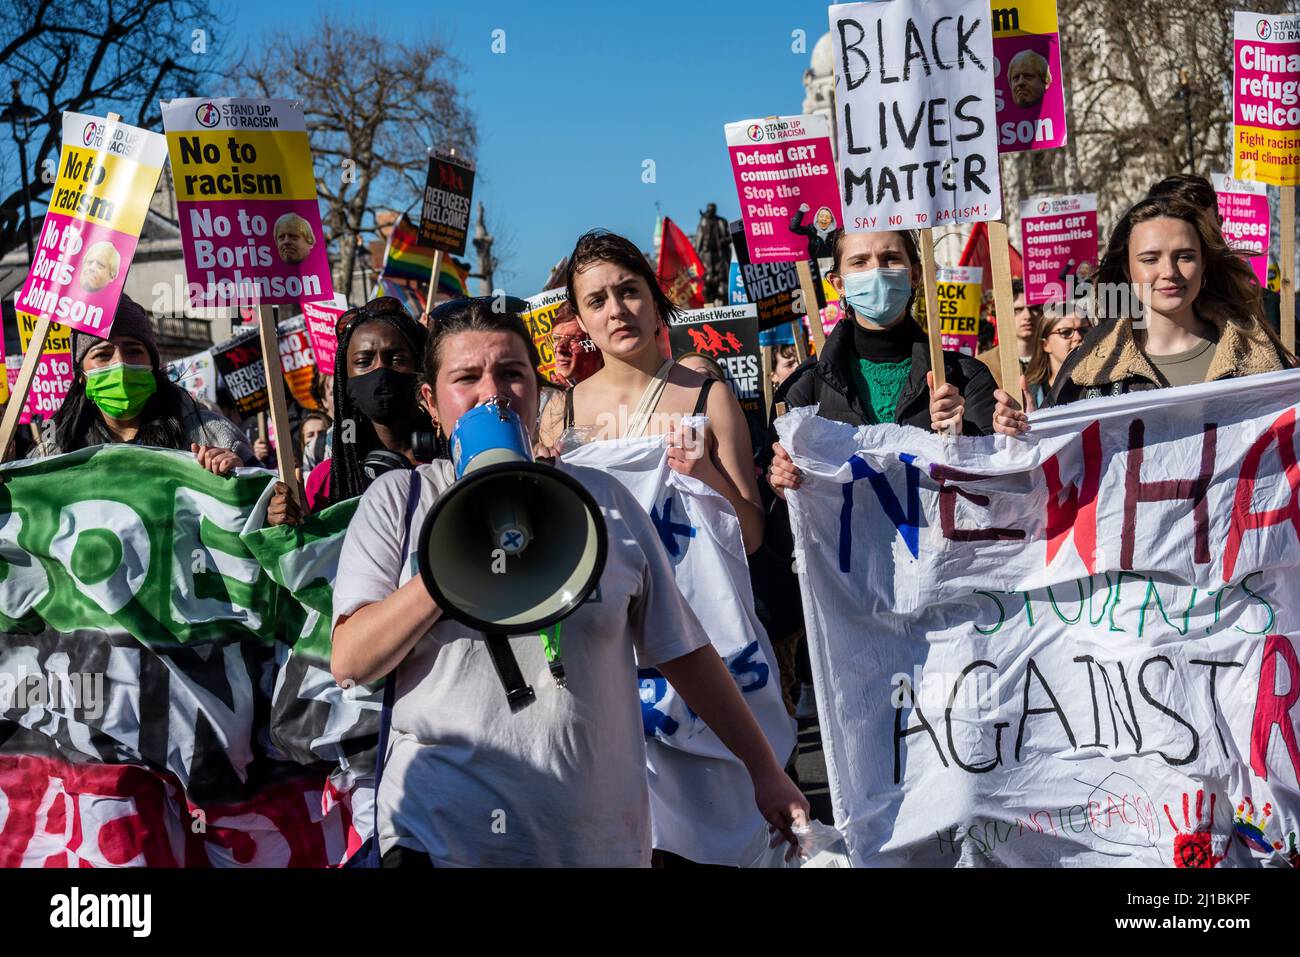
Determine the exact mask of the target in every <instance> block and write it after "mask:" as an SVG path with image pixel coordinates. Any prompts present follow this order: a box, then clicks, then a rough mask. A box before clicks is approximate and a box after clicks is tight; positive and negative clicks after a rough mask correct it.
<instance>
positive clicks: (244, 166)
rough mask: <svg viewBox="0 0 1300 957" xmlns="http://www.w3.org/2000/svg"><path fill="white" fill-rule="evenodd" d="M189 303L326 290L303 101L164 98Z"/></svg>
mask: <svg viewBox="0 0 1300 957" xmlns="http://www.w3.org/2000/svg"><path fill="white" fill-rule="evenodd" d="M162 114H163V126H164V127H165V128H166V131H167V146H168V149H169V150H170V153H171V160H172V173H173V175H174V177H175V182H176V200H177V207H178V210H179V213H180V220H181V222H180V226H181V236H182V237H183V238H184V241H185V245H184V248H185V274H186V276H187V277H188V279H189V294H190V296H189V297H190V302H191V304H192V305H194V306H230V305H235V304H245V305H246V304H249V303H263V304H264V303H296V302H299V301H300V300H312V301H318V300H321V299H329V298H331V297H332V296H333V295H334V286H333V283H332V282H331V280H330V269H329V259H328V257H327V256H326V252H325V234H324V231H323V230H322V229H321V221H320V210H319V209H318V207H317V205H316V179H315V175H314V174H313V172H312V164H311V149H310V147H309V146H308V144H307V127H306V125H305V124H304V121H303V110H302V103H301V102H300V101H298V100H240V99H198V98H196V99H185V100H170V101H164V102H163V104H162Z"/></svg>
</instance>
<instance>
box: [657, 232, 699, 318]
mask: <svg viewBox="0 0 1300 957" xmlns="http://www.w3.org/2000/svg"><path fill="white" fill-rule="evenodd" d="M658 276H659V285H661V286H662V287H663V289H664V292H665V293H667V294H668V298H669V299H671V300H672V301H673V302H674V303H676V304H677V305H678V306H681V307H682V308H683V309H702V308H704V264H703V263H701V262H700V257H699V256H698V255H697V254H696V252H695V247H694V246H692V245H691V241H690V240H689V239H687V238H686V234H685V233H683V232H682V231H681V229H680V228H679V227H678V226H677V224H676V223H674V222H673V221H672V220H671V219H669V218H668V217H667V216H665V217H664V228H663V245H661V246H660V248H659V270H658Z"/></svg>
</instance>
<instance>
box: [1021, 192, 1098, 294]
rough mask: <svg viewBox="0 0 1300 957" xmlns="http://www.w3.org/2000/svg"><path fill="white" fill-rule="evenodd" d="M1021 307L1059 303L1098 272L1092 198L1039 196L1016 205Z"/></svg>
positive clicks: (1094, 198)
mask: <svg viewBox="0 0 1300 957" xmlns="http://www.w3.org/2000/svg"><path fill="white" fill-rule="evenodd" d="M1020 243H1021V245H1020V248H1021V250H1022V252H1023V253H1024V257H1025V302H1027V303H1029V304H1030V305H1031V306H1033V305H1037V304H1039V303H1043V302H1064V301H1065V300H1066V299H1067V298H1070V293H1071V291H1072V290H1073V289H1074V288H1076V287H1077V286H1078V285H1079V284H1082V283H1085V282H1089V281H1090V280H1091V279H1092V277H1093V276H1095V275H1096V272H1097V264H1098V259H1097V194H1096V193H1080V194H1079V195H1076V196H1039V197H1035V198H1033V199H1027V200H1025V201H1024V202H1023V203H1021V204H1020Z"/></svg>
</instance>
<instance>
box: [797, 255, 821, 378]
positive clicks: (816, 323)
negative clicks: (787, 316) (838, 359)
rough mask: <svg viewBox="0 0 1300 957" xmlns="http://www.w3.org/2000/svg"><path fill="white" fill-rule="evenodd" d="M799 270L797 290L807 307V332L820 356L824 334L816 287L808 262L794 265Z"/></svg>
mask: <svg viewBox="0 0 1300 957" xmlns="http://www.w3.org/2000/svg"><path fill="white" fill-rule="evenodd" d="M795 268H796V269H798V270H799V288H800V289H801V290H802V291H803V301H804V305H805V306H807V307H808V330H809V331H810V332H811V333H812V339H813V342H814V343H815V344H816V345H817V354H818V355H821V354H822V349H824V348H825V346H826V332H825V330H823V329H822V317H821V310H820V309H818V307H817V285H816V283H814V282H813V274H812V267H811V266H809V265H808V260H806V259H801V260H799V262H798V263H797V264H796V265H795Z"/></svg>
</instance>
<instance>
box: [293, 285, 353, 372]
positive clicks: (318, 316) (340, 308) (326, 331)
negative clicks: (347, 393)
mask: <svg viewBox="0 0 1300 957" xmlns="http://www.w3.org/2000/svg"><path fill="white" fill-rule="evenodd" d="M347 311H348V303H347V300H346V299H345V298H343V295H342V294H336V295H335V296H334V298H333V299H331V300H329V301H328V302H304V303H303V304H302V315H303V318H304V319H306V321H307V335H308V337H309V338H310V339H311V353H312V356H313V357H314V358H315V360H316V368H317V369H319V370H320V374H321V375H333V374H334V352H335V350H336V349H337V348H338V344H339V340H338V333H337V330H338V321H339V317H340V316H342V315H343V313H345V312H347Z"/></svg>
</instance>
